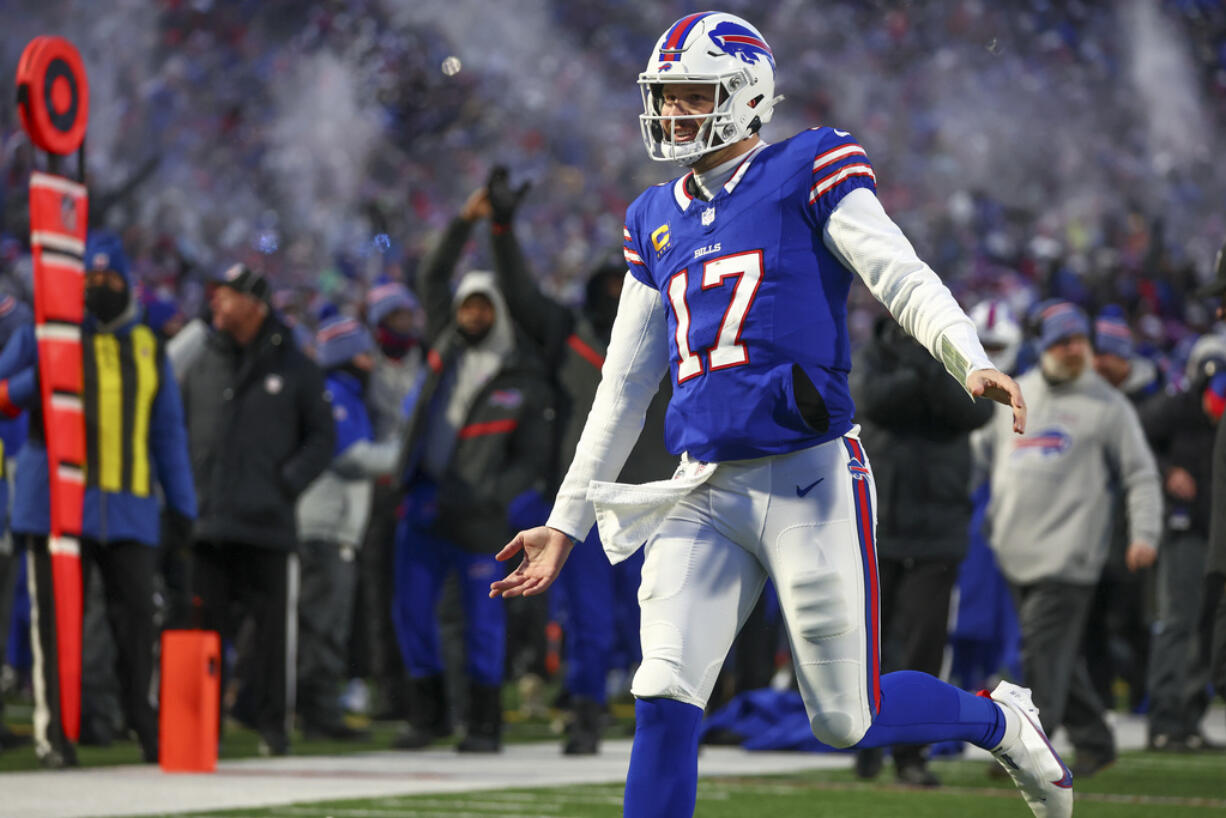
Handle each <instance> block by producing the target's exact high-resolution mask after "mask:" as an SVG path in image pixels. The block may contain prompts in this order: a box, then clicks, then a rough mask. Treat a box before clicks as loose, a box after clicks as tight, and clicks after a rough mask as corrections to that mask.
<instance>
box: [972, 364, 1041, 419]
mask: <svg viewBox="0 0 1226 818" xmlns="http://www.w3.org/2000/svg"><path fill="white" fill-rule="evenodd" d="M966 388H967V390H969V391H970V393H971V394H972V395H973V396H975V397H976V398H988V399H990V400H994V401H996V402H997V403H1003V404H1004V405H1005V406H1008V407H1011V408H1012V409H1013V431H1015V432H1017V433H1018V434H1019V435H1020V434H1022V433H1023V432H1025V431H1026V401H1025V399H1024V398H1023V397H1022V390H1021V387H1019V386H1018V385H1017V381H1015V380H1013V379H1012V378H1010V377H1009V376H1008V375H1006V374H1005V373H1003V372H999V371H997V370H995V369H976V370H975V371H974V372H972V373H971V374H969V375H967V376H966Z"/></svg>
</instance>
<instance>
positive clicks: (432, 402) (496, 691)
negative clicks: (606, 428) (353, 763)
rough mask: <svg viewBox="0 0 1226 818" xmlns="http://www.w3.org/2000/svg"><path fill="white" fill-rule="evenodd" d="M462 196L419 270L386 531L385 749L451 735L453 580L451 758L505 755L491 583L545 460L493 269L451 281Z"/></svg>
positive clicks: (543, 418) (538, 373) (471, 217)
mask: <svg viewBox="0 0 1226 818" xmlns="http://www.w3.org/2000/svg"><path fill="white" fill-rule="evenodd" d="M476 218H477V217H476V215H475V214H474V212H473V206H472V203H471V201H470V203H469V204H467V205H466V206H465V208H464V210H463V212H462V214H461V216H460V217H458V218H456V219H454V220H453V221H452V222H451V224H450V225H449V226H448V228H447V230H446V231H445V233H444V234H443V236H442V238H441V239H440V242H439V244H438V246H437V247H436V248H435V250H434V251H433V253H432V254H431V255H430V257H429V258H428V259H426V261H425V262H424V263H423V266H422V268H421V270H420V271H419V287H420V292H421V293H422V296H423V298H422V302H423V305H424V307H425V310H426V325H427V326H426V337H427V340H428V342H429V345H430V352H429V354H428V356H427V359H426V360H427V367H428V370H427V372H426V375H425V378H424V380H423V382H422V384H421V387H420V389H418V390H417V392H416V393H414V394H411V395H410V398H409V400H408V401H407V402H406V408H409V409H410V413H411V415H410V419H409V423H408V425H407V427H406V428H407V431H406V436H405V445H404V447H403V452H404V455H403V463H404V468H403V469H401V470H400V472H399V473H400V474H402V475H403V476H404V480H405V501H404V503H403V505H402V508H403V510H404V516H403V518H402V519H401V521H400V524H399V525H398V526H397V530H396V581H395V600H394V603H393V617H394V619H395V624H396V632H397V637H398V639H399V641H400V649H401V654H402V656H403V658H404V661H405V664H406V666H407V668H408V670H409V676H410V680H411V681H410V688H411V695H410V697H409V724H408V726H407V729H405V730H404V731H403V732H402V733H401V734H400V735H399V736H397V738H396V739H395V741H394V742H393V746H395V747H398V748H400V749H419V748H422V747H425V746H428V745H429V744H430V743H432V742H433V741H434V740H435V739H436V738H438V737H440V736H443V735H446V734H447V733H449V732H450V729H451V728H450V719H449V710H448V706H447V701H446V695H445V692H444V691H445V684H444V677H443V671H444V665H443V655H442V648H441V645H440V644H439V642H440V640H439V623H438V615H437V610H436V609H437V607H438V603H439V599H440V596H441V594H442V591H443V586H444V582H445V581H446V579H447V577H448V576H449V575H451V574H455V575H456V576H457V577H458V578H459V582H460V591H461V594H460V595H461V597H462V600H463V606H464V638H465V644H466V655H467V667H466V673H467V677H468V681H469V692H468V695H469V706H468V710H467V731H466V735H465V736H464V738H463V739H462V740H461V741H460V743H459V744H458V745H457V749H458V750H459V751H460V752H481V753H489V752H498V751H499V750H501V748H502V701H501V694H502V681H503V674H504V664H505V659H506V610H505V607H504V603H503V600H502V599H500V598H492V597H491V595H490V594H489V583H490V582H491V580H493V579H494V578H495V577H501V576H502V575H503V569H502V567H501V565H500V564H499V563H498V561H497V560H495V559H494V554H495V553H496V552H497V551H498V549H499V548H500V547H501V546H502V544H503V543H504V542H505V541H506V539H507V537H508V536H509V535H510V534H511V532H512V531H513V530H514V528H512V526H515V527H518V526H519V525H520V524H522V523H523V522H525V521H531V522H539V521H541V520H544V519H545V517H544V514H545V511H543V510H542V507H543V506H544V505H545V501H544V499H543V491H544V490H545V488H546V481H547V478H548V472H549V466H550V464H551V463H552V462H553V449H554V445H553V441H554V432H553V418H554V412H555V410H554V408H553V395H552V390H551V389H550V386H549V382H548V379H547V378H546V376H545V372H544V369H543V367H542V365H541V363H540V360H539V359H538V358H537V356H536V355H535V350H534V348H533V345H532V342H531V341H529V340H528V339H527V338H524V337H523V336H522V335H519V334H518V332H517V330H516V327H515V325H514V322H513V321H512V320H511V317H510V315H509V314H508V312H507V308H506V305H505V303H504V302H503V298H502V294H501V293H500V292H499V290H498V287H497V285H496V283H495V280H494V276H493V274H492V273H489V272H484V271H472V272H469V273H467V274H465V275H464V276H463V278H462V279H461V280H460V283H459V286H458V287H457V289H456V291H455V293H454V295H453V294H452V292H451V290H450V287H449V286H448V282H449V280H450V278H451V274H452V272H453V271H454V270H455V268H456V265H457V263H458V262H459V258H460V254H461V252H462V251H463V248H464V244H465V242H466V241H467V239H468V235H469V233H470V232H471V229H472V224H473V222H474V221H475V220H476Z"/></svg>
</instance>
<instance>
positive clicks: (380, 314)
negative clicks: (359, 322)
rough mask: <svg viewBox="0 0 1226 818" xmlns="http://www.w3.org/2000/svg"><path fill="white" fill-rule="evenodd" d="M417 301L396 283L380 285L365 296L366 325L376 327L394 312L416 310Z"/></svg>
mask: <svg viewBox="0 0 1226 818" xmlns="http://www.w3.org/2000/svg"><path fill="white" fill-rule="evenodd" d="M417 306H418V304H417V299H416V298H414V297H413V293H411V292H409V288H408V287H406V286H404V285H403V284H401V283H400V282H398V281H391V282H388V283H387V284H380V285H379V286H378V287H375V288H374V289H373V290H371V291H370V292H368V293H367V294H366V323H367V324H368V325H370V326H372V327H377V326H379V324H381V323H383V319H384V318H387V317H388V316H389V315H391V314H392V313H393V312H395V311H396V310H416V309H417Z"/></svg>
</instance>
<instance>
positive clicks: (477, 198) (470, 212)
mask: <svg viewBox="0 0 1226 818" xmlns="http://www.w3.org/2000/svg"><path fill="white" fill-rule="evenodd" d="M492 215H494V210H493V208H492V207H491V206H490V193H489V190H487V189H486V188H484V187H479V188H477V189H476V190H474V191H473V192H472V193H470V194H468V199H467V200H466V201H465V202H464V206H463V207H461V208H460V218H461V219H463V220H464V221H466V222H479V221H481V220H482V219H488V218H489V217H490V216H492Z"/></svg>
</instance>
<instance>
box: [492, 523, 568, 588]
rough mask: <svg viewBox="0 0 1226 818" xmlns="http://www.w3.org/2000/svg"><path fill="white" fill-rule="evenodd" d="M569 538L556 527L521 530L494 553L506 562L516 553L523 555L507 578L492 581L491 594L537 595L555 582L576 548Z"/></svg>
mask: <svg viewBox="0 0 1226 818" xmlns="http://www.w3.org/2000/svg"><path fill="white" fill-rule="evenodd" d="M574 545H575V544H574V542H573V541H572V540H571V538H570V537H568V536H566V535H565V534H563V533H562V532H561V531H558V530H557V529H556V528H549V527H548V526H543V525H538V526H537V527H536V528H530V529H528V530H527V531H521V532H519V533H518V534H516V535H515V537H514V538H513V539H512V540H511V541H510V542H509V543H507V544H506V545H505V546H503V549H502V550H501V551H499V552H498V553H497V554H496V555H495V559H497V560H498V561H499V562H506V561H507V560H509V559H510V558H511V557H513V556H515V555H516V554H519V553H521V552H522V553H523V558H522V559H521V560H520V561H519V565H517V566H516V567H515V570H514V571H512V572H511V573H509V574H507V577H506V579H500V580H497V581H495V582H491V583H490V597H496V596H499V595H501V596H504V597H512V596H535V595H537V594H540V593H544V592H545V590H546V589H547V588H548V587H549V586H550V585H552V584H553V581H554V580H555V579H557V578H558V573H559V572H561V570H562V566H563V565H565V564H566V558H567V557H569V556H570V550H571V549H572V548H574Z"/></svg>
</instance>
